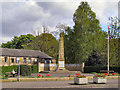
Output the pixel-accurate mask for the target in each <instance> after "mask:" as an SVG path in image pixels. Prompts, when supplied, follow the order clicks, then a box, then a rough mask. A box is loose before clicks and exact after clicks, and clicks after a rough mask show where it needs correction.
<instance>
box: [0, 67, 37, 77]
mask: <svg viewBox="0 0 120 90" xmlns="http://www.w3.org/2000/svg"><path fill="white" fill-rule="evenodd" d="M13 69H14V70H15V72H17V73H18V65H13V66H1V67H0V71H1V72H2V73H0V75H1V76H4V75H5V73H6V72H11V71H12V70H13ZM20 70H21V71H20V73H21V75H23V76H26V75H27V76H29V75H31V73H38V66H36V65H32V66H27V65H20Z"/></svg>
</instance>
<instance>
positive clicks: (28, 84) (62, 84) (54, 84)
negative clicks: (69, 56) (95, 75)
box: [2, 79, 118, 88]
mask: <svg viewBox="0 0 120 90" xmlns="http://www.w3.org/2000/svg"><path fill="white" fill-rule="evenodd" d="M2 88H118V79H108V82H107V84H94V83H92V80H90V81H89V84H87V85H75V84H74V82H73V80H72V81H24V82H3V83H2Z"/></svg>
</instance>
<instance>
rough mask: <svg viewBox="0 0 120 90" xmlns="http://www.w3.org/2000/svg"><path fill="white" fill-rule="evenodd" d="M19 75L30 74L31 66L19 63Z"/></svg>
mask: <svg viewBox="0 0 120 90" xmlns="http://www.w3.org/2000/svg"><path fill="white" fill-rule="evenodd" d="M20 75H22V76H30V75H31V66H28V65H20Z"/></svg>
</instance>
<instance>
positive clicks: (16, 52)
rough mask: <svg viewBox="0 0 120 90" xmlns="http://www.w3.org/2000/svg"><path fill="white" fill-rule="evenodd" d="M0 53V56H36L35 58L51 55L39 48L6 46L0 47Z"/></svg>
mask: <svg viewBox="0 0 120 90" xmlns="http://www.w3.org/2000/svg"><path fill="white" fill-rule="evenodd" d="M0 52H1V55H0V56H11V57H37V58H48V59H51V58H52V57H50V56H48V55H47V54H45V53H44V52H41V51H39V50H25V49H8V48H0Z"/></svg>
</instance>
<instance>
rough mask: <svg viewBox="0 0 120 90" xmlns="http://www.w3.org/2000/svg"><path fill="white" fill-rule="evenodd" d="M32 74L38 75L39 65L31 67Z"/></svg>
mask: <svg viewBox="0 0 120 90" xmlns="http://www.w3.org/2000/svg"><path fill="white" fill-rule="evenodd" d="M31 72H32V73H38V66H37V65H32V66H31Z"/></svg>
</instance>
